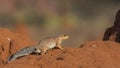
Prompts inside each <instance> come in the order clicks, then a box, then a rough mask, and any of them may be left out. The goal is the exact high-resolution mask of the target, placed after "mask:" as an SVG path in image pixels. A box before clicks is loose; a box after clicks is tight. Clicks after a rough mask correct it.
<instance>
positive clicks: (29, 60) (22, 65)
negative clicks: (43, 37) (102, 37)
mask: <svg viewBox="0 0 120 68" xmlns="http://www.w3.org/2000/svg"><path fill="white" fill-rule="evenodd" d="M0 35H1V36H0V68H120V53H119V52H120V44H119V43H115V42H112V41H91V42H87V43H84V44H82V46H81V47H80V48H64V49H63V50H59V49H52V50H50V51H48V52H47V53H46V54H45V55H43V56H41V55H28V56H24V57H21V58H19V59H16V60H15V61H12V62H10V63H7V64H5V63H4V61H5V60H6V58H7V57H8V56H9V55H10V54H13V53H15V52H16V51H18V50H19V49H21V48H23V47H26V46H29V45H35V44H36V42H34V41H31V40H30V38H28V37H25V36H24V35H20V34H17V33H12V32H10V31H9V30H7V29H0ZM9 38H10V39H11V40H12V42H11V43H10V42H9V40H8V39H9Z"/></svg>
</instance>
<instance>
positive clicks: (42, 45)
mask: <svg viewBox="0 0 120 68" xmlns="http://www.w3.org/2000/svg"><path fill="white" fill-rule="evenodd" d="M67 38H69V36H68V35H64V34H60V35H58V36H55V37H48V38H45V39H43V40H41V41H40V42H39V43H38V45H35V46H28V47H25V48H23V49H21V50H19V51H18V52H16V53H15V54H13V55H12V56H10V57H8V59H7V62H10V61H13V60H15V59H17V58H19V57H21V56H25V55H29V54H31V53H33V52H34V53H41V55H44V54H45V53H46V52H47V51H48V50H50V49H52V48H54V47H57V48H59V49H63V48H62V46H61V42H62V40H64V39H67Z"/></svg>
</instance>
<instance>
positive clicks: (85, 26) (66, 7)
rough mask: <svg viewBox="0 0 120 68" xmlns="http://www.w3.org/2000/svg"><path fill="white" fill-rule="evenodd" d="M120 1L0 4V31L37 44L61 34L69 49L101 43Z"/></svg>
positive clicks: (3, 0) (7, 0) (6, 0)
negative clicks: (86, 43)
mask: <svg viewBox="0 0 120 68" xmlns="http://www.w3.org/2000/svg"><path fill="white" fill-rule="evenodd" d="M119 9H120V0H0V27H1V28H8V29H10V30H12V31H14V32H19V33H21V34H24V35H26V36H29V37H31V39H33V40H35V41H37V42H38V41H40V40H41V39H43V38H45V37H48V36H54V35H57V34H60V33H64V34H68V35H69V36H70V38H69V39H68V40H65V41H64V42H63V45H65V46H69V47H78V46H80V45H81V43H84V42H86V41H93V40H102V37H103V34H104V32H105V29H106V28H108V27H111V26H112V24H113V22H114V17H115V15H116V12H117V11H118V10H119Z"/></svg>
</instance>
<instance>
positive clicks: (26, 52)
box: [7, 46, 36, 62]
mask: <svg viewBox="0 0 120 68" xmlns="http://www.w3.org/2000/svg"><path fill="white" fill-rule="evenodd" d="M35 51H36V47H34V46H29V47H26V48H23V49H21V50H19V51H18V52H16V53H15V54H13V55H11V56H9V57H8V59H7V62H10V61H13V60H15V59H17V58H19V57H21V56H25V55H29V54H31V53H33V52H35Z"/></svg>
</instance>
